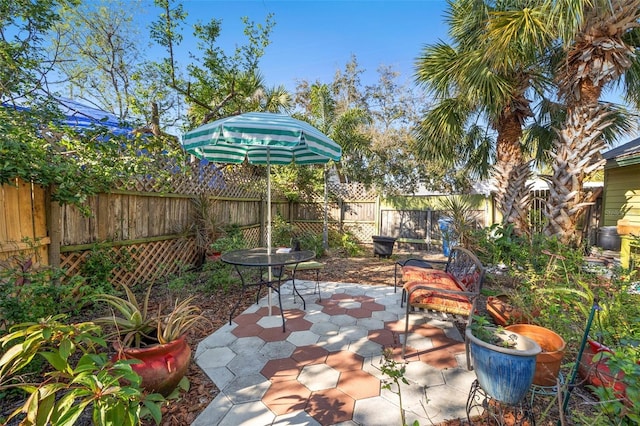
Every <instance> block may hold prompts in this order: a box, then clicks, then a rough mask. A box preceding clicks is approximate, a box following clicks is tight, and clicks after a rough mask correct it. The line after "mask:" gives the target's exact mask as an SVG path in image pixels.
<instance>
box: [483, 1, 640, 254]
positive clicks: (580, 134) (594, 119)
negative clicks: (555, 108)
mask: <svg viewBox="0 0 640 426" xmlns="http://www.w3.org/2000/svg"><path fill="white" fill-rule="evenodd" d="M528 5H529V8H528V9H527V13H528V14H530V15H536V16H547V19H546V20H545V21H546V25H545V26H544V27H540V26H535V27H532V28H533V30H532V31H531V32H529V33H528V34H527V35H526V36H525V38H526V37H531V38H536V37H538V36H539V35H540V34H541V33H542V32H544V33H546V34H548V33H549V31H551V32H552V33H553V35H554V38H553V42H552V41H551V39H549V38H548V37H545V38H544V41H543V42H541V43H540V44H539V46H538V49H539V51H540V52H545V53H547V54H549V55H552V54H556V52H555V51H554V50H555V49H554V48H558V50H560V52H561V60H559V61H557V62H556V63H557V64H558V66H556V67H555V69H554V75H555V82H556V84H557V86H558V97H559V99H560V101H561V102H562V103H563V104H564V106H565V107H566V115H565V119H564V123H563V125H562V126H561V128H560V129H559V130H558V131H557V132H556V138H555V140H554V143H553V147H552V149H551V151H550V153H549V155H550V157H551V174H550V175H549V176H548V177H547V179H548V182H549V187H550V199H549V203H548V205H547V209H546V211H545V216H546V218H547V225H546V228H545V234H547V235H550V236H551V235H554V236H557V237H558V238H559V240H560V241H562V242H564V243H578V242H579V240H580V236H579V234H578V233H577V230H576V225H577V223H578V220H579V218H580V215H581V213H582V212H583V211H584V210H585V208H586V207H587V206H589V205H590V204H591V203H592V196H593V194H592V193H589V192H584V191H583V187H584V185H583V183H584V181H585V179H587V178H588V177H589V176H590V175H591V174H592V173H594V172H595V171H596V170H598V169H600V168H601V167H602V166H603V164H604V162H603V160H602V159H601V157H600V151H601V150H602V148H604V146H605V144H606V140H607V136H611V129H612V128H616V129H623V130H624V129H625V128H626V126H625V125H624V123H623V124H622V125H621V126H620V122H619V121H617V120H618V117H616V114H615V113H614V112H613V110H612V108H611V106H610V105H608V104H603V103H601V102H600V98H601V95H602V92H603V90H604V89H605V88H606V87H607V86H608V85H611V84H612V83H616V82H618V81H619V80H620V78H621V77H622V76H623V75H624V74H625V72H626V71H627V70H629V69H631V68H632V67H633V66H634V65H635V66H636V67H637V66H638V65H637V64H638V61H637V59H636V57H635V54H634V52H635V47H636V45H637V42H638V35H639V34H638V26H639V23H638V18H640V9H639V7H640V0H577V1H574V0H557V1H555V2H546V1H542V0H540V1H537V2H528ZM514 18H515V17H514V16H509V15H505V16H500V17H499V19H494V20H493V22H494V32H495V34H496V35H497V37H499V38H500V39H501V40H502V44H503V45H509V46H517V45H519V44H520V43H521V42H522V39H523V37H522V32H520V31H511V30H510V29H512V28H522V24H523V22H524V20H523V19H521V17H520V20H519V21H518V20H516V19H514ZM538 39H539V40H540V39H541V38H538ZM554 44H555V45H554ZM493 46H497V45H496V44H494V45H493ZM488 53H489V54H491V55H498V56H500V55H501V53H500V51H499V49H493V50H492V49H490V50H489V51H488ZM502 59H504V57H502ZM631 87H634V86H633V85H627V86H626V88H631ZM616 125H617V127H616ZM607 133H609V135H607Z"/></svg>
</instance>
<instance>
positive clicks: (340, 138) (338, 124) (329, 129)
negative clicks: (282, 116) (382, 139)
mask: <svg viewBox="0 0 640 426" xmlns="http://www.w3.org/2000/svg"><path fill="white" fill-rule="evenodd" d="M296 100H298V101H299V103H300V105H301V106H302V107H303V109H304V117H300V118H302V119H307V120H309V121H310V123H311V124H312V125H314V126H315V127H316V128H317V129H319V130H320V131H322V132H323V133H324V134H326V135H327V136H329V137H330V138H331V139H333V140H334V141H336V142H337V143H338V144H339V145H340V146H341V147H342V160H341V161H340V163H338V164H336V165H335V166H336V173H337V174H338V177H339V179H340V182H343V183H344V182H346V181H347V179H346V175H345V173H344V167H343V164H342V163H349V162H356V163H359V162H360V161H361V158H363V157H366V155H367V154H368V153H369V152H370V145H371V141H370V139H369V138H368V137H367V136H366V135H365V134H364V133H363V132H362V128H363V126H366V125H367V124H369V123H370V117H369V114H368V112H367V111H366V110H365V109H363V108H360V107H354V106H351V107H343V108H340V107H339V105H338V103H337V102H336V100H335V97H334V96H333V94H332V87H331V86H329V85H327V84H322V83H317V82H316V83H314V84H311V85H308V84H307V83H302V84H300V85H298V89H297V95H296Z"/></svg>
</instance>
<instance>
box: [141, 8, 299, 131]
mask: <svg viewBox="0 0 640 426" xmlns="http://www.w3.org/2000/svg"><path fill="white" fill-rule="evenodd" d="M155 4H156V6H158V7H159V8H161V10H162V13H161V15H160V19H159V20H158V21H156V22H154V23H153V24H152V26H151V37H152V39H153V40H154V41H155V42H156V43H158V44H159V45H160V46H163V47H164V48H165V49H166V52H167V57H166V58H165V60H164V61H163V62H162V63H161V64H158V67H159V69H160V70H161V71H162V73H163V75H164V80H165V82H166V84H167V85H169V86H170V87H171V88H172V89H174V90H175V91H176V92H177V93H178V94H179V95H180V96H181V97H183V98H184V99H185V101H186V102H187V104H188V105H189V111H188V116H189V117H188V118H189V122H190V126H194V125H201V124H205V123H208V122H210V121H213V120H216V119H218V118H222V117H227V116H230V115H234V114H240V113H242V112H248V111H272V112H273V111H279V110H281V109H283V108H287V107H288V106H289V103H290V96H289V94H288V93H287V92H286V90H285V89H284V88H283V87H273V88H268V87H266V86H265V83H264V79H263V77H262V76H261V74H260V72H259V68H258V65H259V60H260V58H261V57H262V55H263V54H264V49H265V48H266V47H267V46H268V45H269V44H270V40H269V35H270V33H271V31H272V29H273V26H274V23H273V22H272V15H268V16H267V18H266V22H265V24H264V25H263V24H255V23H254V22H250V21H249V20H248V18H246V17H245V18H242V21H243V23H244V24H245V30H244V34H245V36H246V37H247V40H248V41H247V44H245V45H241V46H238V47H237V48H236V49H235V51H234V52H233V54H227V53H226V52H224V51H223V50H222V49H221V48H220V47H219V46H217V45H216V43H217V39H218V37H219V35H220V33H221V31H222V23H221V21H220V20H216V19H214V20H212V21H210V22H208V23H205V24H202V23H199V24H197V25H195V26H194V35H195V36H196V37H197V38H198V40H199V41H198V44H197V49H198V52H191V57H192V59H193V60H194V63H192V64H190V65H189V66H188V67H187V68H186V70H182V69H180V67H179V66H178V63H177V61H176V58H175V50H176V49H177V48H178V46H179V45H180V43H181V41H182V34H181V33H180V30H181V29H182V26H183V25H184V21H185V18H186V16H187V14H186V12H184V9H183V7H182V5H181V4H180V3H177V4H176V3H174V2H173V1H172V0H155ZM183 74H186V75H185V76H183Z"/></svg>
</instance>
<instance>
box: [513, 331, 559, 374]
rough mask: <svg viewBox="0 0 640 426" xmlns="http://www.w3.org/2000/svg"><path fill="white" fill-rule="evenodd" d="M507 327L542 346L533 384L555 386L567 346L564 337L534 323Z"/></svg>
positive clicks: (537, 359) (537, 357) (537, 358)
mask: <svg viewBox="0 0 640 426" xmlns="http://www.w3.org/2000/svg"><path fill="white" fill-rule="evenodd" d="M506 329H507V330H509V331H513V332H514V333H518V334H521V335H523V336H525V337H528V338H529V339H531V340H533V341H535V342H536V343H537V344H538V345H540V347H541V348H542V352H540V353H539V354H538V355H537V356H536V373H535V375H534V376H533V384H534V385H538V386H555V385H556V384H557V383H556V379H557V378H558V374H559V373H560V366H561V365H562V358H563V357H564V353H565V351H566V348H567V344H566V342H565V341H564V339H563V338H562V337H561V336H560V335H559V334H556V333H554V332H553V331H551V330H549V329H548V328H544V327H540V326H537V325H532V324H514V325H510V326H508V327H506Z"/></svg>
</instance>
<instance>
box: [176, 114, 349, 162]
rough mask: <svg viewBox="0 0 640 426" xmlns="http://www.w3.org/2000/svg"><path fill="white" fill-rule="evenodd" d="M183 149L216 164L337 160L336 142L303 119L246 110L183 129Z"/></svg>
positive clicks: (339, 152) (339, 154) (340, 151)
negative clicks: (196, 126) (247, 111)
mask: <svg viewBox="0 0 640 426" xmlns="http://www.w3.org/2000/svg"><path fill="white" fill-rule="evenodd" d="M182 145H183V146H184V148H185V150H187V152H189V153H191V154H193V155H195V156H196V157H199V158H205V159H207V160H209V161H212V162H218V163H235V164H239V163H242V162H243V161H244V160H245V159H247V161H248V162H249V163H251V164H265V165H270V164H278V165H284V164H290V163H296V164H324V163H327V162H328V161H330V160H334V161H338V160H340V157H341V156H342V149H341V148H340V145H338V144H337V143H335V142H334V141H332V140H331V139H329V138H328V137H327V136H325V135H324V134H323V133H322V132H320V131H319V130H318V129H316V128H315V127H313V126H311V125H310V124H308V123H305V122H304V121H301V120H297V119H295V118H292V117H289V116H288V115H283V114H272V113H267V112H249V113H246V114H241V115H236V116H232V117H227V118H222V119H220V120H216V121H214V122H212V123H209V124H205V125H204V126H201V127H198V128H196V129H194V130H191V131H189V132H187V133H186V134H185V135H184V136H183V138H182Z"/></svg>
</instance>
